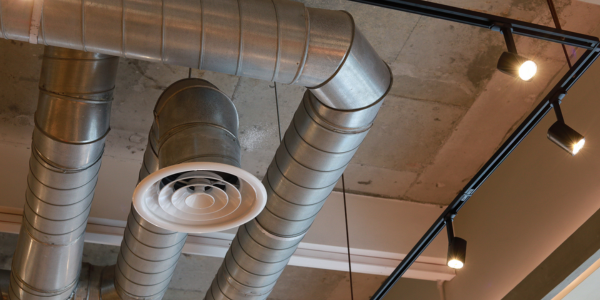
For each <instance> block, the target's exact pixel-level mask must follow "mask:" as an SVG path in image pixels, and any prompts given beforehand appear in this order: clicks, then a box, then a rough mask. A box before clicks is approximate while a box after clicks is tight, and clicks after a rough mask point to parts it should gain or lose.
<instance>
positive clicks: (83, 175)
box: [9, 47, 118, 300]
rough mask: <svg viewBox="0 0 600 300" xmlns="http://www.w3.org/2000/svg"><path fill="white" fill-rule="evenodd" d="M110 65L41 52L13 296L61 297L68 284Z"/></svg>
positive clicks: (92, 179)
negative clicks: (37, 93) (41, 60)
mask: <svg viewBox="0 0 600 300" xmlns="http://www.w3.org/2000/svg"><path fill="white" fill-rule="evenodd" d="M117 66H118V58H117V57H113V56H108V55H104V54H97V53H90V52H82V51H78V50H70V49H64V48H57V47H46V49H45V52H44V60H43V63H42V72H41V77H40V96H39V101H38V107H37V111H36V112H35V128H34V131H33V143H32V147H31V149H32V155H31V158H30V161H29V168H30V171H29V175H28V177H27V183H28V188H27V191H26V204H25V209H24V216H23V225H22V226H21V232H20V234H19V240H18V243H17V249H16V251H15V255H14V258H13V262H12V273H11V278H10V290H9V292H10V299H12V300H17V299H22V300H26V299H42V298H43V299H48V300H53V299H56V300H64V299H67V298H68V297H69V296H70V295H71V293H72V292H73V290H74V289H75V286H76V284H77V278H78V276H79V271H80V267H81V258H82V251H83V235H84V233H85V228H86V224H87V218H88V214H89V212H90V208H91V203H92V198H93V196H94V189H95V186H96V181H97V179H98V171H99V168H100V162H101V157H102V152H103V150H104V140H105V138H106V135H107V134H108V131H109V130H110V128H109V121H110V107H111V102H112V99H113V96H112V95H113V89H114V86H115V80H116V73H117ZM40 266H43V268H40Z"/></svg>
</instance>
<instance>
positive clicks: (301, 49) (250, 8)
mask: <svg viewBox="0 0 600 300" xmlns="http://www.w3.org/2000/svg"><path fill="white" fill-rule="evenodd" d="M35 3H37V4H39V6H36V7H34V4H35ZM32 12H33V13H32ZM40 20H43V22H39V21H40ZM0 26H1V27H2V28H0V29H1V30H0V33H1V34H0V36H2V37H4V38H6V39H13V40H20V41H25V42H27V41H31V42H34V43H35V42H37V43H39V44H45V45H52V46H59V47H66V48H73V49H78V50H86V51H93V52H98V53H105V54H109V55H116V56H124V57H127V58H135V59H141V60H148V61H153V62H163V63H165V64H173V65H180V66H185V67H191V68H197V69H205V70H210V71H216V72H221V73H227V74H235V75H239V76H247V77H253V78H258V79H264V80H269V81H276V82H282V83H286V84H297V85H302V86H306V87H309V88H313V89H314V90H313V93H314V94H315V95H316V96H317V97H318V98H319V100H320V101H321V102H322V103H323V104H325V105H327V106H329V107H332V108H336V109H345V110H350V109H357V108H363V107H367V106H369V105H370V104H371V103H372V101H371V96H372V95H376V99H379V98H381V97H383V95H384V93H385V92H386V90H387V89H388V87H389V85H390V76H389V71H388V70H387V67H386V65H385V63H384V62H383V61H382V60H381V59H380V58H379V56H378V55H377V53H376V52H375V51H374V50H373V48H372V47H371V45H370V44H369V43H368V42H366V39H365V38H364V36H363V35H362V34H361V33H360V31H359V30H358V29H357V28H356V27H355V26H354V21H353V19H352V16H351V15H350V14H348V13H346V12H343V11H331V10H325V9H315V8H306V7H304V4H302V3H298V2H294V1H289V0H200V1H189V0H170V1H162V0H148V1H132V0H123V1H121V0H85V1H84V0H72V1H71V0H69V1H67V0H44V1H22V0H2V3H1V5H0Z"/></svg>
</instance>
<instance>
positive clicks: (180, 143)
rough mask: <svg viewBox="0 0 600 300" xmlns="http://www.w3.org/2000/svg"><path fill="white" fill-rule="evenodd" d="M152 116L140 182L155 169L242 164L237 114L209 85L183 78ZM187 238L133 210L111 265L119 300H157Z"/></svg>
mask: <svg viewBox="0 0 600 300" xmlns="http://www.w3.org/2000/svg"><path fill="white" fill-rule="evenodd" d="M154 117H155V119H154V123H153V125H152V128H151V130H150V134H149V137H148V140H149V142H148V147H147V148H146V152H145V154H144V163H143V165H142V167H141V169H140V181H141V180H143V179H144V178H146V177H147V176H148V175H150V174H152V173H154V172H156V171H158V170H159V169H162V168H165V167H169V166H172V165H176V164H180V163H186V162H216V163H223V164H227V165H232V166H235V167H239V166H240V160H241V149H240V144H239V140H238V114H237V111H236V109H235V106H234V105H233V103H232V102H231V100H230V99H229V97H227V96H226V95H225V94H224V93H222V92H221V91H219V90H218V89H217V88H216V87H215V86H213V85H212V84H210V83H208V82H207V81H204V80H201V79H184V80H181V81H178V82H176V83H174V84H172V85H171V86H170V87H168V88H167V89H166V90H165V91H164V92H163V94H162V95H161V97H160V99H159V100H158V102H157V103H156V106H155V108H154ZM173 180H176V178H175V177H169V178H165V179H163V180H162V181H161V182H162V183H164V184H167V183H168V182H169V181H173ZM200 181H202V180H200ZM202 182H203V181H202ZM184 188H185V187H184ZM186 237H187V234H186V233H183V232H175V231H170V230H167V229H163V228H161V227H158V226H156V225H153V224H152V223H150V222H149V221H148V220H146V219H144V218H143V217H142V216H140V214H139V213H138V212H137V211H136V209H135V207H132V208H131V212H130V214H129V217H128V220H127V226H126V229H125V234H124V239H123V243H122V244H121V250H120V253H119V256H118V259H117V265H116V266H115V288H116V291H117V293H118V294H119V296H120V297H121V299H123V300H125V299H132V300H133V299H145V300H146V299H161V298H162V297H163V296H164V293H165V292H166V290H167V287H168V285H169V282H170V281H171V277H172V276H173V272H174V270H175V267H176V265H177V261H178V259H179V256H180V254H181V250H182V248H183V245H184V244H185V240H186Z"/></svg>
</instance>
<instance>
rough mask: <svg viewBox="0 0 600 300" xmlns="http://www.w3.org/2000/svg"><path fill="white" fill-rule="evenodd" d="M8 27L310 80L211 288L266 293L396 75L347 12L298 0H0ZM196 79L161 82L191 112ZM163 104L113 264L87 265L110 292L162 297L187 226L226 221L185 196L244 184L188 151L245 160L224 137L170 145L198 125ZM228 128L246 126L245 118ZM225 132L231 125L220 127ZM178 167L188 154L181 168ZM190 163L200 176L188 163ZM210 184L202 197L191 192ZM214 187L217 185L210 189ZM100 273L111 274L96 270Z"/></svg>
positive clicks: (38, 36) (82, 46) (198, 64)
mask: <svg viewBox="0 0 600 300" xmlns="http://www.w3.org/2000/svg"><path fill="white" fill-rule="evenodd" d="M0 27H1V28H0V29H1V30H0V32H1V36H2V37H3V38H7V39H14V40H20V41H28V42H32V43H40V44H45V45H52V46H59V47H67V48H72V49H77V50H84V51H93V52H98V53H104V54H107V55H115V56H124V57H127V58H134V59H142V60H148V61H153V62H162V63H166V64H174V65H180V66H185V67H191V68H198V69H204V70H211V71H216V72H221V73H227V74H234V75H238V76H247V77H253V78H258V79H263V80H269V81H276V82H281V83H286V84H296V85H302V86H306V87H308V88H309V90H308V91H307V92H306V94H305V96H304V98H303V100H302V103H301V104H300V107H299V109H298V110H297V112H296V114H295V116H294V118H293V121H292V123H291V124H290V127H289V128H288V130H287V132H286V134H285V137H284V139H283V141H282V143H281V145H280V147H279V149H278V150H277V153H276V156H275V158H274V160H273V162H272V163H271V165H270V166H269V169H268V171H267V174H266V176H265V178H264V180H263V184H264V186H265V187H266V189H267V192H266V193H267V196H268V200H267V203H266V208H265V210H264V211H263V212H262V213H260V215H258V216H257V217H256V219H254V220H251V221H250V222H248V223H246V224H245V225H243V226H240V228H239V231H238V234H237V235H236V237H235V239H234V241H233V242H232V247H231V248H230V249H229V251H228V253H227V255H226V257H225V261H224V264H223V265H222V266H221V268H220V270H219V272H218V274H217V276H216V278H215V280H214V281H213V283H212V286H211V290H210V291H209V293H208V294H207V296H206V299H217V300H220V299H252V300H258V299H266V298H267V296H268V295H269V293H270V292H271V290H272V289H273V286H274V285H275V283H276V281H277V279H278V278H279V276H280V274H281V272H282V271H283V268H284V267H285V265H286V264H287V262H288V261H289V258H290V257H291V255H292V254H293V252H294V251H295V249H296V247H297V245H298V243H299V242H300V241H301V239H302V238H303V237H304V234H305V233H306V232H307V231H308V229H309V227H310V225H311V224H312V222H313V220H314V218H315V216H316V214H317V212H318V211H319V210H320V209H321V207H322V206H323V204H324V201H325V199H326V198H327V197H328V195H329V194H330V193H331V191H332V189H333V187H334V185H335V183H336V182H337V180H338V179H339V177H340V176H341V174H342V173H343V171H344V170H345V168H346V166H347V164H348V163H349V161H350V159H351V158H352V156H353V155H354V153H355V152H356V151H357V149H358V146H359V145H360V143H361V142H362V141H363V139H364V137H365V136H366V134H367V133H368V131H369V129H370V128H371V126H372V124H373V120H374V119H375V117H376V115H377V112H378V110H379V108H380V106H381V104H382V103H383V99H384V97H385V95H386V94H387V92H388V91H389V89H390V87H391V83H392V82H391V81H392V76H391V73H390V70H389V68H388V67H387V65H386V64H385V63H384V62H383V61H382V60H381V58H379V56H378V55H377V53H376V52H375V50H374V49H373V48H372V46H371V45H370V44H369V43H368V42H367V40H366V39H365V37H364V36H363V35H362V34H361V33H360V31H359V30H358V29H357V28H356V27H355V24H354V20H353V19H352V16H351V15H350V14H348V13H347V12H343V11H330V10H324V9H314V8H307V7H305V6H304V5H303V4H302V3H297V2H293V1H288V0H198V1H191V0H170V1H162V0H150V1H144V2H139V1H131V0H123V1H121V0H85V1H84V0H69V1H67V0H32V1H21V0H0ZM187 83H190V84H191V86H194V88H192V89H191V90H203V91H204V92H205V91H206V90H209V89H212V90H215V89H214V87H210V85H209V84H207V83H205V82H202V83H200V81H198V80H195V81H194V80H192V81H185V80H184V81H180V82H178V83H176V84H175V85H174V86H173V87H172V88H169V89H168V90H167V91H165V93H164V94H163V96H161V99H160V100H159V104H160V103H161V102H164V103H171V101H163V100H164V99H167V98H168V99H172V98H173V99H175V98H178V99H179V100H181V101H182V102H181V103H180V104H174V106H173V107H175V108H174V109H179V111H180V112H179V113H183V114H187V113H188V112H189V111H193V110H186V109H185V108H184V107H183V106H181V107H179V105H192V107H195V106H194V105H196V104H193V103H190V101H189V100H190V99H188V98H194V97H188V96H185V97H184V96H182V97H181V98H179V97H178V96H177V95H178V94H180V93H181V95H183V94H185V93H188V92H190V91H188V90H187V89H183V88H181V91H180V90H179V88H175V87H181V86H185V85H186V84H187ZM196 85H198V86H196ZM200 85H202V87H200ZM184 90H185V91H184ZM166 95H170V96H169V97H167V96H166ZM171 96H173V97H171ZM225 98H226V97H225ZM176 102H177V101H175V102H173V103H176ZM192 102H193V101H192ZM159 104H157V107H156V108H157V109H156V110H155V124H154V125H153V127H152V130H151V132H150V135H149V143H148V148H147V150H146V153H145V155H144V164H143V166H142V168H141V170H140V180H141V182H140V185H138V187H137V188H136V192H135V195H134V205H135V208H132V212H131V214H130V216H129V219H128V225H127V229H126V232H125V237H124V241H123V245H122V247H121V253H120V256H119V262H118V264H117V266H116V267H115V269H116V270H115V272H114V273H112V271H111V270H112V269H111V268H106V269H103V270H102V271H98V269H94V267H92V270H93V271H92V272H91V273H90V275H89V278H92V277H94V278H101V282H102V286H103V288H102V289H101V291H100V293H101V294H102V295H103V296H102V299H118V298H122V299H160V298H161V297H162V295H163V294H164V291H165V289H166V287H167V285H168V282H169V280H170V278H171V276H172V272H173V270H174V266H175V263H176V260H177V259H176V258H177V257H178V256H179V253H180V251H181V247H182V246H183V243H184V241H185V236H186V234H185V233H178V232H180V231H181V232H203V230H220V229H224V228H223V227H222V226H221V227H219V226H220V225H215V226H210V225H208V226H206V224H204V225H203V224H202V222H201V221H202V220H200V223H195V224H192V225H190V224H189V223H185V222H182V221H181V220H184V219H192V221H194V222H197V221H198V219H194V218H192V217H190V215H187V214H183V213H181V209H179V210H178V209H176V208H177V206H176V205H175V204H176V203H177V205H181V203H186V204H187V205H189V206H190V207H195V208H198V209H204V208H206V207H205V204H202V203H205V202H206V199H208V200H210V198H209V197H208V196H205V195H204V194H209V192H208V191H209V190H210V189H214V190H215V191H216V192H219V191H218V190H216V189H215V188H219V187H217V186H216V185H213V184H214V183H215V182H218V181H221V182H222V184H220V186H228V185H227V184H230V185H231V186H232V187H233V188H239V187H241V186H242V184H240V183H239V182H240V181H239V179H240V176H234V177H237V178H238V181H237V184H236V181H235V180H231V178H230V177H228V176H223V174H221V173H219V172H220V171H219V170H217V169H214V168H212V169H211V168H208V169H206V168H204V167H194V168H195V169H194V168H190V167H189V166H190V165H186V163H183V162H186V161H194V162H195V163H197V162H198V161H201V162H203V163H205V164H215V163H217V164H218V163H221V164H222V165H228V166H233V167H239V156H238V160H237V164H236V163H235V159H233V160H231V159H227V161H225V157H230V155H225V154H226V153H229V152H228V151H229V150H228V149H220V150H218V151H219V152H220V155H221V156H214V157H212V158H206V157H205V158H202V157H195V156H193V155H191V156H185V155H183V154H184V153H188V154H189V153H194V151H197V150H198V151H201V150H203V149H200V148H190V149H186V151H187V150H189V152H186V151H180V152H179V153H178V151H174V152H172V153H171V151H170V150H168V149H178V150H179V148H178V147H177V146H174V145H177V143H180V142H178V141H177V138H176V136H186V134H183V132H185V130H188V129H189V128H188V127H186V126H183V127H182V126H180V125H182V124H172V125H173V127H172V128H171V129H176V130H171V129H164V128H165V127H161V126H163V124H165V123H166V124H169V122H168V121H165V122H164V123H163V121H161V116H160V115H161V114H163V113H162V109H163V108H161V107H162V106H161V105H159ZM164 109H166V106H165V108H164ZM157 111H158V112H159V114H156V112H157ZM174 111H175V110H174ZM229 113H232V112H229ZM167 115H168V114H164V116H167ZM235 116H236V117H237V114H236V115H235ZM36 117H37V116H36ZM200 117H203V116H200ZM173 120H174V121H177V120H176V118H174V119H173ZM236 120H237V119H236ZM236 122H237V121H236ZM236 126H237V123H236ZM192 127H193V126H192ZM223 127H224V128H228V127H227V126H223ZM64 130H67V131H68V130H70V129H68V128H65V129H64ZM164 130H166V131H164ZM189 130H192V131H193V130H194V129H189ZM229 131H230V133H233V132H235V134H234V135H235V136H236V137H237V127H236V129H235V131H233V130H229ZM167 132H169V133H167ZM201 136H203V135H202V134H201V135H198V136H197V137H198V138H200V137H201ZM166 137H169V138H168V139H166ZM211 137H212V136H211ZM221 138H224V139H225V140H226V139H227V138H231V137H230V136H229V135H227V134H225V133H222V135H221V137H219V139H221ZM34 141H35V135H34ZM238 147H239V145H238ZM238 150H239V148H238ZM210 151H212V150H210ZM89 153H92V152H89ZM215 153H216V152H215ZM237 153H239V152H237ZM90 155H91V154H90ZM171 155H176V156H177V155H183V156H181V157H171ZM236 155H237V154H236ZM217 157H218V158H217ZM213 159H216V161H215V160H213ZM182 165H186V166H185V167H182V168H180V169H178V168H179V167H181V166H182ZM196 166H197V165H196ZM205 166H206V165H205ZM211 166H214V165H211ZM190 171H191V172H192V173H193V174H187V173H189V172H190ZM160 172H162V173H160ZM159 173H160V174H159ZM188 175H193V176H195V178H190V177H186V176H188ZM142 179H143V180H142ZM226 183H227V184H226ZM210 185H213V187H212V188H210V187H209V188H208V189H207V190H204V192H205V193H204V194H203V195H196V196H193V197H188V196H190V195H191V194H196V193H197V192H199V191H200V187H204V188H205V187H206V186H210ZM192 187H193V189H191V188H192ZM219 189H220V188H219ZM226 189H227V188H226ZM186 190H187V192H186ZM162 192H165V193H167V195H168V197H167V198H169V199H170V200H169V203H166V204H165V203H163V204H164V205H165V206H164V207H163V208H164V209H162V211H161V210H153V209H152V208H153V207H154V208H156V207H157V206H160V205H159V204H160V203H158V202H157V201H156V200H152V197H153V195H152V194H154V196H156V194H157V193H162ZM184 192H185V193H188V194H189V195H188V194H182V193H184ZM219 193H220V192H219ZM184 196H185V197H184ZM228 196H231V195H228ZM188 199H189V203H188ZM217 199H218V197H216V196H214V195H213V198H212V200H210V201H215V202H216V201H217ZM152 201H154V202H152ZM210 201H209V202H210ZM157 203H158V204H157ZM173 207H175V208H173ZM190 226H191V227H190ZM194 226H195V227H194ZM203 226H204V227H203ZM178 228H183V230H180V229H178ZM190 228H191V229H190ZM194 228H195V229H194ZM198 228H200V229H198ZM202 228H203V229H202ZM204 232H205V231H204ZM22 235H23V233H22ZM81 242H82V241H81ZM77 255H80V253H79V254H77ZM77 268H79V267H77ZM98 272H99V273H101V275H93V274H97V273H98ZM53 273H54V272H53ZM48 274H50V272H49V273H47V274H46V275H48ZM54 274H58V273H54ZM69 274H71V273H69ZM107 274H114V276H115V277H116V279H115V288H113V289H111V288H110V284H107V282H110V281H111V278H110V275H107ZM92 275H93V276H92ZM71 277H72V278H75V277H73V276H71ZM82 278H83V277H82ZM86 278H87V277H86ZM73 280H74V281H73V282H75V281H76V279H73ZM82 280H83V279H82ZM85 280H88V279H85ZM85 280H83V281H85ZM83 281H82V282H83ZM78 291H79V290H78ZM104 291H106V293H107V294H106V297H105V296H104V295H105V294H104ZM82 293H83V292H82ZM117 293H118V296H117ZM92 294H94V295H95V293H92ZM90 295H91V294H90ZM90 297H91V296H90ZM82 299H83V298H82Z"/></svg>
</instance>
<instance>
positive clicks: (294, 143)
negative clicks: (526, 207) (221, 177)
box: [205, 91, 383, 300]
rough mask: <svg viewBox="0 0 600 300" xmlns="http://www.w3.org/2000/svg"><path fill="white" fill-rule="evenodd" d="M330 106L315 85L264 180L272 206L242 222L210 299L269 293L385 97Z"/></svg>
mask: <svg viewBox="0 0 600 300" xmlns="http://www.w3.org/2000/svg"><path fill="white" fill-rule="evenodd" d="M382 100H383V99H378V100H377V101H375V102H374V103H373V104H372V105H370V106H368V107H366V108H364V109H359V110H353V111H343V110H336V109H332V108H329V107H327V106H325V105H324V104H323V103H321V102H320V101H319V100H318V99H317V98H316V97H315V96H314V95H313V94H312V93H311V92H310V91H307V92H306V94H305V95H304V99H303V100H302V103H301V104H300V107H299V108H298V110H297V111H296V114H295V115H294V118H293V120H292V122H291V124H290V126H289V128H288V130H287V132H286V133H285V136H284V138H283V142H282V143H281V145H280V146H279V148H278V149H277V153H276V154H275V158H274V159H273V161H272V162H271V165H270V166H269V169H268V171H267V174H266V176H265V178H264V179H263V184H264V185H265V187H266V188H267V196H268V200H267V206H266V208H265V210H264V211H263V212H262V213H260V215H258V217H257V218H256V219H255V220H253V221H251V222H249V223H247V224H245V225H243V226H240V228H239V230H238V233H237V235H236V237H235V238H234V240H233V242H232V244H231V247H230V249H229V251H228V252H227V255H226V256H225V261H224V263H223V264H222V266H221V268H220V269H219V272H218V273H217V276H216V278H215V280H214V281H213V283H212V286H211V289H210V291H209V292H208V293H207V296H206V298H205V299H207V300H213V299H214V300H227V299H252V300H255V299H266V298H267V296H268V295H269V294H270V292H271V291H272V289H273V287H274V285H275V283H276V281H277V279H278V278H279V276H280V275H281V273H282V272H283V269H284V268H285V266H286V265H287V263H288V261H289V259H290V258H291V256H292V254H293V253H294V251H295V250H296V248H297V247H298V243H300V241H301V240H302V238H303V237H304V235H305V233H306V232H307V231H308V229H309V227H310V226H311V225H312V223H313V221H314V219H315V217H316V215H317V213H318V212H319V210H320V209H321V207H322V206H323V204H324V203H325V200H326V199H327V197H328V196H329V194H330V193H331V191H332V190H333V188H334V186H335V184H336V183H337V181H338V179H339V178H340V176H341V175H342V173H343V172H344V170H345V169H346V166H347V165H348V163H349V162H350V160H351V159H352V156H353V155H354V153H355V152H356V151H357V149H358V147H359V145H360V144H361V142H362V141H363V139H364V138H365V136H366V134H367V133H368V132H369V129H370V128H371V126H372V124H373V121H374V119H375V117H376V116H377V112H378V111H379V108H380V107H381V104H382V103H383V101H382Z"/></svg>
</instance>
